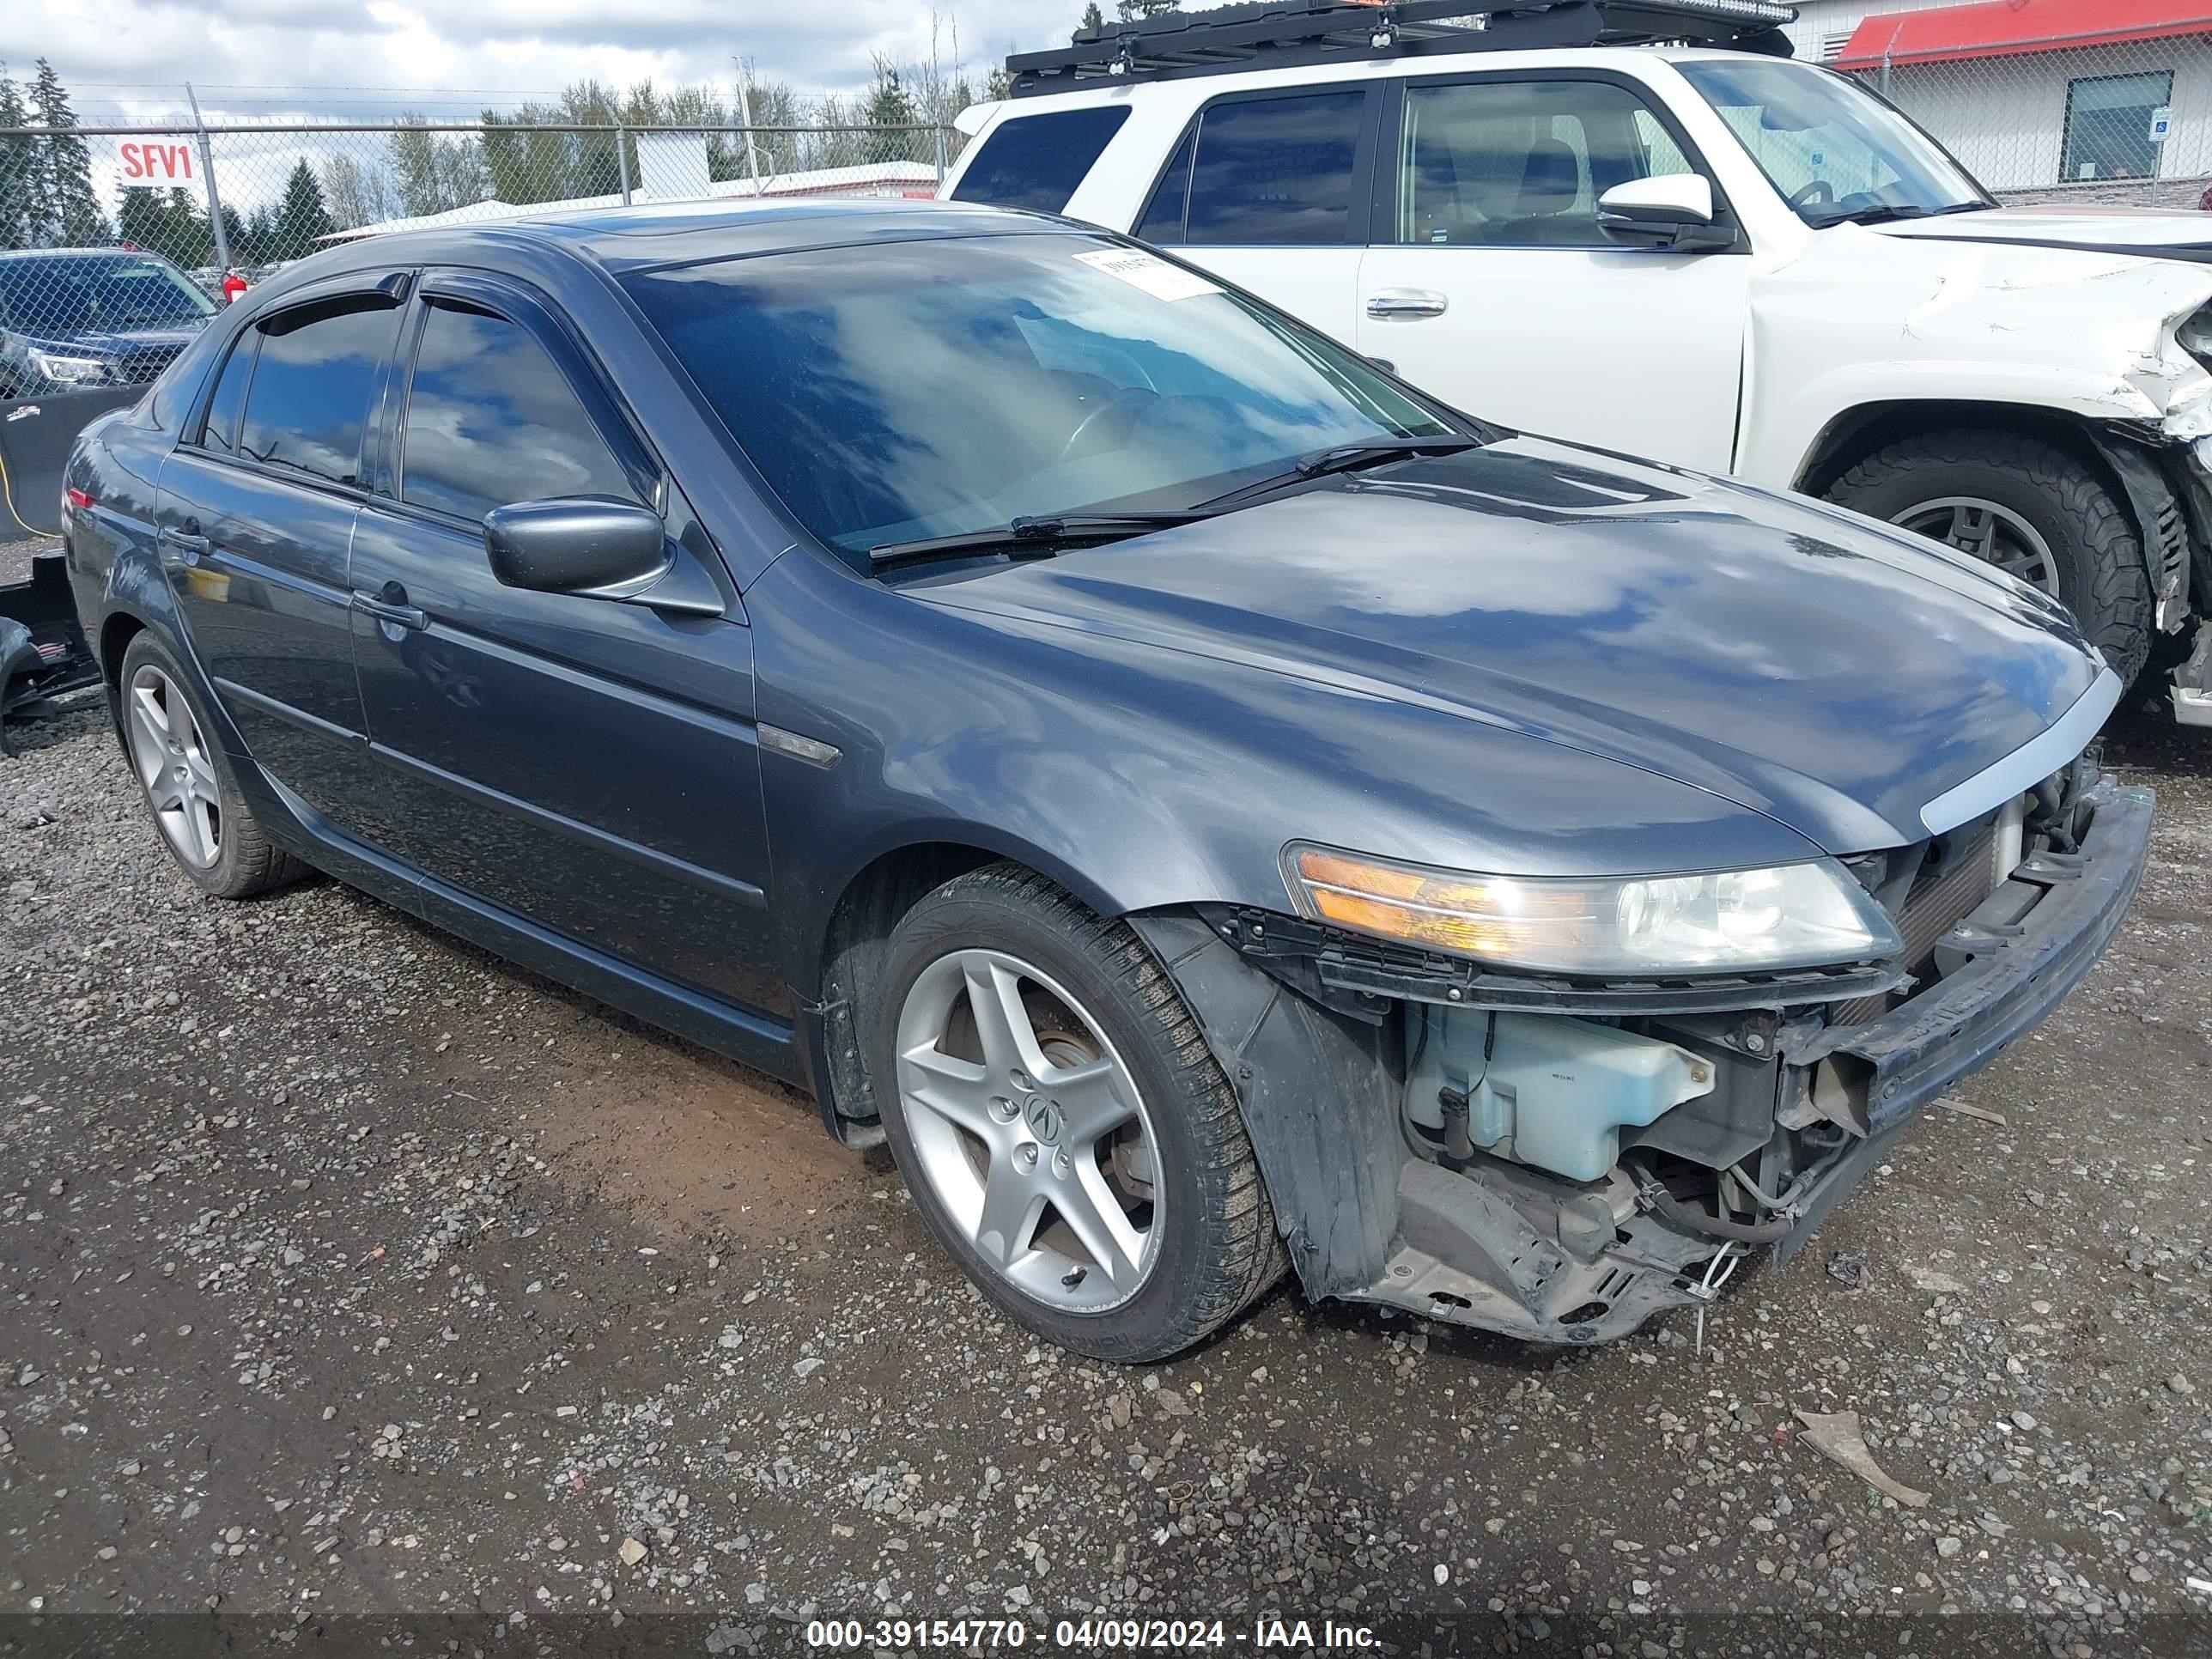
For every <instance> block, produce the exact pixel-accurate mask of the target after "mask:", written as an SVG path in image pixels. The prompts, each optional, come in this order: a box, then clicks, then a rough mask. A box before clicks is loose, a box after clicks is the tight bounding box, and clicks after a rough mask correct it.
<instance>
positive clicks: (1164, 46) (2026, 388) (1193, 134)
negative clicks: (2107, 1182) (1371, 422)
mask: <svg viewBox="0 0 2212 1659" xmlns="http://www.w3.org/2000/svg"><path fill="white" fill-rule="evenodd" d="M1793 15H1794V14H1792V13H1791V12H1790V10H1789V9H1787V8H1785V7H1782V6H1777V5H1770V4H1765V3H1762V0H1635V3H1630V0H1556V3H1549V4H1547V3H1546V0H1514V3H1513V4H1512V5H1511V6H1510V8H1509V7H1507V6H1504V5H1500V4H1486V3H1484V0H1401V3H1398V4H1395V5H1391V6H1384V7H1375V6H1368V5H1359V4H1350V3H1329V0H1273V3H1267V4H1261V5H1245V6H1232V7H1228V8H1225V9H1220V10H1218V11H1212V12H1200V13H1190V14H1177V13H1170V14H1167V15H1164V16H1161V17H1155V18H1153V19H1151V20H1148V21H1143V22H1137V23H1127V24H1121V25H1113V24H1109V25H1107V26H1105V27H1103V28H1102V29H1100V30H1097V31H1096V32H1081V33H1078V35H1077V36H1076V39H1075V41H1074V44H1073V46H1069V47H1067V48H1064V49H1061V50H1058V51H1054V52H1036V53H1030V54H1025V55H1022V56H1018V57H1016V58H1011V59H1009V60H1008V65H1007V67H1008V70H1009V71H1010V73H1011V74H1012V77H1013V94H1014V95H1013V96H1012V97H1011V98H1009V99H1006V100H1003V101H1000V102H998V103H994V104H989V105H984V106H977V107H976V108H974V109H971V110H970V111H969V112H967V114H966V115H965V116H964V117H963V126H965V127H966V128H967V129H968V130H969V131H971V132H973V133H974V134H975V142H974V143H970V144H969V146H968V147H967V149H966V151H965V153H964V154H963V157H962V160H961V163H960V166H959V167H958V168H957V170H956V171H955V172H954V173H952V174H951V176H950V177H949V178H948V179H947V180H946V181H945V194H947V195H949V196H951V197H955V198H957V199H959V200H963V201H979V202H996V203H1001V204H1008V205H1012V206H1020V207H1028V208H1033V209H1037V210H1043V211H1046V212H1053V213H1065V214H1066V215H1067V216H1071V217H1073V218H1076V219H1080V220H1085V221H1087V222H1091V223H1094V224H1098V225H1103V226H1106V227H1108V228H1112V229H1115V230H1120V231H1127V232H1129V233H1131V234H1134V235H1137V236H1139V237H1142V238H1144V239H1145V240H1147V241H1150V242H1152V243H1155V244H1157V245H1159V246H1163V247H1166V248H1170V249H1172V250H1174V251H1176V252H1177V253H1178V254H1180V255H1181V256H1182V258H1187V259H1188V260H1190V261H1192V262H1193V263H1194V264H1199V265H1202V266H1204V267H1206V269H1207V270H1211V271H1212V272H1214V273H1216V274H1217V275H1218V276H1222V277H1225V278H1226V279H1227V280H1228V281H1230V282H1231V283H1237V284H1238V285H1240V286H1242V287H1243V288H1246V289H1249V290H1251V291H1252V292H1253V293H1255V294H1257V295H1261V296H1262V297H1263V298H1266V299H1267V300H1271V301H1273V302H1274V303H1276V304H1277V305H1279V306H1281V307H1284V308H1285V309H1286V310H1289V311H1291V312H1292V313H1296V314H1297V315H1298V316H1300V317H1302V318H1304V319H1306V320H1307V321H1309V322H1310V323H1312V324H1314V325H1316V326H1317V327H1319V328H1321V329H1322V330H1324V331H1327V332H1328V333H1330V334H1332V335H1334V336H1335V337H1338V338H1339V339H1341V340H1344V341H1346V342H1348V343H1351V344H1352V345H1354V346H1355V347H1356V348H1357V349H1358V350H1360V351H1362V352H1364V353H1365V354H1367V355H1368V356H1371V357H1373V358H1376V359H1377V360H1378V361H1381V362H1383V363H1385V364H1387V365H1389V366H1391V367H1393V368H1395V370H1396V372H1397V373H1398V374H1401V375H1402V376H1403V377H1404V378H1406V379H1407V380H1412V381H1413V382H1415V383H1417V384H1418V385H1419V386H1423V387H1425V388H1426V389H1427V390H1429V391H1431V392H1434V393H1436V394H1437V396H1439V397H1441V398H1444V399H1445V400H1446V401H1447V402H1449V403H1451V404H1455V405H1457V406H1459V407H1461V408H1463V409H1466V410H1469V411H1471V412H1473V413H1475V414H1479V415H1480V416H1486V417H1487V418H1490V419H1492V420H1496V421H1500V422H1505V423H1507V424H1509V425H1512V426H1516V427H1521V428H1528V429H1531V430H1534V431H1537V432H1541V433H1546V434H1549V435H1555V436H1559V437H1564V438H1571V439H1574V440H1576V441H1580V442H1583V443H1587V444H1591V445H1595V446H1599V447H1606V448H1611V449H1615V450H1619V451H1622V452H1625V453H1629V454H1633V455H1641V456H1650V457H1656V458H1657V459H1661V460H1665V461H1671V462H1674V463H1676V464H1679V465H1683V466H1686V467H1693V468H1697V469H1699V470H1702V471H1711V472H1729V473H1734V474H1735V475H1736V476H1737V477H1741V478H1744V479H1747V480H1749V481H1751V482H1753V483H1759V484H1765V485H1769V486H1771V487H1772V488H1775V489H1798V490H1804V491H1807V492H1809V493H1812V494H1814V495H1822V496H1825V497H1826V498H1827V499H1828V500H1830V501H1836V502H1839V503H1842V504H1844V505H1845V506H1849V507H1856V508H1857V509H1859V510H1861V511H1863V512H1866V513H1872V514H1874V515H1875V516H1877V517H1880V518H1883V519H1887V520H1892V521H1893V522H1896V523H1899V524H1901V525H1905V526H1910V527H1911V528H1913V529H1915V530H1917V531H1920V532H1923V533H1924V534H1927V535H1929V536H1932V537H1935V538H1937V539H1939V540H1942V541H1946V542H1948V543H1950V544H1953V545H1954V546H1956V547H1960V548H1962V549H1966V550H1969V551H1972V552H1973V553H1976V554H1978V555H1979V556H1983V557H1984V558H1987V559H1989V560H1990V561H1992V562H1995V563H1996V564H1998V565H2000V566H2002V568H2005V569H2007V570H2009V571H2011V572H2012V573H2013V574H2015V575H2017V576H2019V577H2021V579H2022V580H2026V581H2028V582H2031V583H2033V584H2034V585H2035V586H2039V587H2040V588H2043V589H2044V590H2045V591H2046V592H2052V593H2055V594H2057V596H2058V597H2060V598H2061V599H2063V600H2064V601H2065V602H2066V603H2067V604H2068V605H2070V606H2071V607H2072V608H2073V609H2074V610H2075V612H2076V614H2077V615H2078V616H2079V617H2081V620H2082V623H2083V625H2084V628H2085V631H2087V633H2088V634H2089V635H2091V636H2092V637H2093V639H2094V640H2095V641H2097V643H2098V644H2099V645H2100V647H2102V648H2103V649H2104V651H2105V653H2106V656H2107V657H2108V658H2109V659H2111V661H2112V665H2113V666H2114V667H2115V668H2116V669H2118V671H2120V673H2121V674H2122V675H2123V677H2124V678H2134V677H2135V676H2136V675H2137V674H2138V673H2140V672H2142V670H2143V669H2144V667H2145V665H2146V663H2147V662H2149V661H2151V660H2152V659H2153V658H2154V655H2155V657H2156V658H2157V659H2158V660H2157V663H2156V666H2157V668H2158V669H2159V670H2160V671H2163V670H2165V669H2167V668H2173V669H2174V670H2175V672H2174V690H2173V702H2174V708H2175V712H2176V714H2177V715H2178V716H2179V718H2181V719H2183V720H2187V721H2189V722H2190V723H2191V724H2200V725H2212V690H2208V675H2209V674H2212V629H2202V630H2197V633H2196V645H2195V649H2194V650H2193V652H2192V651H2191V649H2190V640H2191V623H2192V621H2193V619H2194V617H2197V616H2201V615H2205V614H2208V613H2212V373H2208V372H2207V367H2206V365H2207V364H2208V363H2212V218H2207V217H2205V216H2200V215H2193V214H2166V213H2151V212H2128V211H2122V210H2068V209H2063V208H2043V209H2007V208H2003V207H2001V206H1999V205H1998V204H1996V202H1995V201H1993V200H1992V199H1991V198H1990V196H1989V195H1988V193H1987V192H1986V191H1984V190H1983V188H1982V187H1981V186H1980V185H1978V184H1977V183H1976V182H1975V181H1974V179H1972V177H1971V176H1969V175H1968V174H1967V173H1966V171H1965V170H1964V169H1963V168H1962V167H1960V165H1959V164H1958V163H1957V162H1956V161H1954V160H1953V159H1952V158H1951V157H1950V156H1949V155H1948V154H1947V153H1946V152H1945V151H1944V150H1943V149H1942V146H1940V145H1939V144H1937V143H1936V141H1935V140H1933V139H1932V138H1930V137H1929V136H1928V135H1927V134H1926V133H1924V132H1923V131H1920V130H1919V129H1918V128H1917V127H1916V126H1915V125H1913V124H1912V123H1911V121H1910V120H1908V119H1907V118H1905V116H1903V115H1901V114H1899V112H1897V111H1896V110H1895V109H1893V108H1892V107H1891V106H1889V105H1888V104H1887V103H1885V102H1884V101H1882V100H1881V99H1879V98H1877V97H1875V95H1874V94H1871V93H1869V91H1867V90H1866V89H1865V88H1863V87H1861V86H1860V85H1858V84H1857V82H1853V81H1850V80H1849V79H1846V78H1844V76H1838V75H1835V74H1832V73H1830V72H1828V71H1826V70H1820V69H1816V68H1814V67H1811V66H1809V65H1807V64H1796V63H1792V62H1790V61H1788V60H1787V58H1786V57H1783V56H1779V55H1776V54H1777V49H1778V48H1779V50H1780V51H1781V52H1786V51H1787V47H1786V45H1783V44H1782V37H1781V36H1780V35H1779V34H1778V33H1777V32H1776V29H1777V27H1778V25H1779V24H1781V23H1783V22H1786V21H1790V18H1791V17H1792V16H1793ZM1476 25H1480V26H1481V27H1476ZM1684 42H1687V43H1689V44H1682V43H1684ZM1530 43H1534V44H1530ZM1662 43H1670V44H1662ZM1747 48H1749V49H1747ZM2184 658H2187V660H2186V661H2184V660H2182V659H2184ZM2177 665H2178V666H2177Z"/></svg>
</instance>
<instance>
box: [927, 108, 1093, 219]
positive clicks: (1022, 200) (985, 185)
mask: <svg viewBox="0 0 2212 1659" xmlns="http://www.w3.org/2000/svg"><path fill="white" fill-rule="evenodd" d="M1128 118H1129V106H1127V104H1123V105H1120V106H1115V107H1102V108H1098V109H1066V110H1055V111H1054V112H1051V113H1050V114H1048V115H1024V116H1019V117H1017V118H1014V119H1012V120H1010V121H1001V122H1000V124H999V125H998V126H997V127H996V128H995V129H994V131H993V132H992V134H991V136H990V137H988V138H987V139H985V140H984V141H983V148H982V150H981V153H979V154H978V155H976V157H975V160H974V161H970V162H969V164H968V170H967V172H965V173H962V174H961V175H960V182H959V184H958V185H955V186H954V187H953V191H952V199H953V200H954V201H956V202H986V203H988V204H991V205H993V206H994V207H1012V208H1029V209H1030V210H1033V211H1035V212H1038V213H1058V212H1059V211H1060V210H1061V209H1062V208H1064V207H1066V205H1067V198H1068V197H1071V196H1073V195H1074V194H1075V190H1076V186H1077V185H1080V184H1081V183H1082V182H1083V179H1084V175H1085V174H1086V173H1089V172H1090V171H1091V163H1092V162H1094V161H1097V159H1098V156H1099V153H1100V152H1101V151H1102V150H1103V149H1105V148H1106V144H1107V141H1108V140H1109V139H1110V138H1112V137H1113V136H1114V135H1115V133H1117V132H1119V131H1121V124H1122V123H1123V122H1125V121H1127V119H1128Z"/></svg>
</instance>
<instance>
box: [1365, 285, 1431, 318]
mask: <svg viewBox="0 0 2212 1659" xmlns="http://www.w3.org/2000/svg"><path fill="white" fill-rule="evenodd" d="M1450 303H1451V301H1449V300H1447V299H1446V298H1445V297H1444V296H1443V295H1441V294H1437V293H1435V292H1433V291H1432V290H1431V289H1425V288H1386V289H1382V290H1380V291H1379V292H1377V293H1374V294H1370V295H1368V296H1367V314H1368V315H1369V316H1370V317H1373V318H1376V319H1378V320H1386V319H1390V318H1394V317H1398V318H1403V317H1441V316H1443V314H1444V309H1445V307H1447V306H1449V304H1450Z"/></svg>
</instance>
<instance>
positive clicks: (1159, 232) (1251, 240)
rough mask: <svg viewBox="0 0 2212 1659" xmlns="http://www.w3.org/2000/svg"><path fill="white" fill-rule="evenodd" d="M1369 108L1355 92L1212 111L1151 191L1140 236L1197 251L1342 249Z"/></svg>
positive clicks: (1245, 102)
mask: <svg viewBox="0 0 2212 1659" xmlns="http://www.w3.org/2000/svg"><path fill="white" fill-rule="evenodd" d="M1366 100H1367V94H1365V93H1364V92H1362V91H1358V90H1348V91H1340V92H1320V93H1295V94H1285V95H1284V96H1282V97H1279V98H1238V99H1234V100H1231V101H1229V102H1226V103H1220V104H1212V105H1209V106H1207V107H1206V110H1205V111H1203V112H1201V113H1200V116H1199V119H1198V126H1197V131H1196V132H1195V134H1194V136H1192V137H1189V138H1187V139H1186V141H1185V144H1184V146H1182V147H1180V148H1178V149H1177V151H1176V159H1175V161H1172V162H1171V163H1170V166H1169V168H1168V172H1167V173H1166V175H1165V176H1164V177H1163V178H1162V179H1161V181H1160V184H1159V186H1158V189H1156V190H1155V191H1153V193H1152V205H1151V206H1150V207H1149V208H1147V209H1146V213H1145V217H1144V223H1143V226H1142V227H1141V230H1140V234H1142V235H1143V236H1144V237H1145V239H1146V240H1147V241H1156V242H1166V243H1177V242H1181V243H1188V244H1190V245H1192V246H1213V247H1303V246H1315V245H1322V246H1327V245H1332V244H1340V243H1342V242H1343V241H1344V240H1346V237H1347V235H1348V234H1349V232H1350V227H1351V222H1352V185H1353V171H1354V163H1355V162H1356V161H1357V159H1358V153H1359V122H1360V116H1361V114H1362V112H1363V111H1364V109H1365V107H1366Z"/></svg>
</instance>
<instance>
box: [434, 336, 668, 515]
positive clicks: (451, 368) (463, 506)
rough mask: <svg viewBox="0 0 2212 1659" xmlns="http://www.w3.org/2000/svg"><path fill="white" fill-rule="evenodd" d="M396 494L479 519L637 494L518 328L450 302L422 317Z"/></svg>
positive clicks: (540, 350)
mask: <svg viewBox="0 0 2212 1659" xmlns="http://www.w3.org/2000/svg"><path fill="white" fill-rule="evenodd" d="M403 454H404V459H403V461H402V465H401V483H400V487H399V497H400V499H401V500H402V501H408V502H410V503H411V504H413V505H414V506H416V507H431V508H434V509H435V510H436V511H438V512H441V513H457V514H459V516H460V517H462V518H464V519H481V518H483V515H484V514H485V513H489V512H490V511H491V510H492V508H494V507H505V506H507V505H509V504H510V503H512V502H514V501H543V500H545V499H547V498H548V497H551V496H557V495H618V496H620V497H622V498H623V500H625V501H635V500H636V499H637V491H636V490H635V489H633V488H632V487H631V484H630V481H629V474H628V473H626V472H624V471H623V468H622V466H621V464H620V463H618V462H617V460H616V459H615V457H614V452H613V451H611V450H610V449H609V448H608V447H607V444H606V440H605V439H604V438H602V437H600V435H599V428H597V427H596V426H594V425H593V424H592V418H591V416H589V415H588V414H586V412H585V410H584V405H583V402H582V400H581V399H580V398H578V397H577V395H576V392H575V389H574V387H573V386H570V385H569V384H568V377H567V376H566V375H564V374H562V372H561V367H560V365H559V364H557V363H556V362H554V361H553V359H552V356H550V354H549V353H548V352H547V351H546V349H545V348H544V346H542V345H540V344H539V343H538V341H537V340H536V339H534V338H533V337H532V336H531V334H530V333H529V331H527V330H526V329H525V328H523V327H522V326H521V325H520V324H519V323H513V322H510V321H508V320H507V319H506V318H504V317H496V316H494V315H493V314H492V313H489V312H487V311H477V310H476V309H474V308H473V307H459V306H456V305H453V304H452V303H450V302H442V301H441V302H437V303H434V304H433V305H432V306H431V307H430V312H429V314H428V316H427V317H425V318H424V319H422V345H421V346H420V348H418V349H417V350H416V355H415V378H414V382H413V384H412V386H410V388H409V391H408V395H407V427H406V435H405V438H404V450H403Z"/></svg>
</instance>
